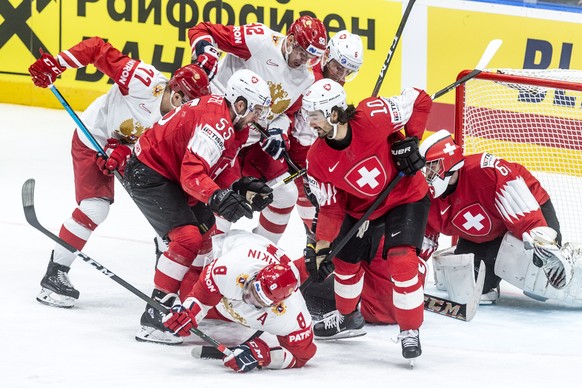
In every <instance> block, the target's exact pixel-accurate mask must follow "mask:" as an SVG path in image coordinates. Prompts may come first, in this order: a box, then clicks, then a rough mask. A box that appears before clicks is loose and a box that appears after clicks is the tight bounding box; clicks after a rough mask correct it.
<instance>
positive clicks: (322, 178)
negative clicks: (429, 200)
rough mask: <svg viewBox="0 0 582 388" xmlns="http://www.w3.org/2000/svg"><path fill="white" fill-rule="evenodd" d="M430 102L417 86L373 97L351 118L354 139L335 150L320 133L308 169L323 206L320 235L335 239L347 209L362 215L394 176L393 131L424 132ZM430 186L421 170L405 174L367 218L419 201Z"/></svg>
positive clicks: (322, 237) (373, 217) (354, 213)
mask: <svg viewBox="0 0 582 388" xmlns="http://www.w3.org/2000/svg"><path fill="white" fill-rule="evenodd" d="M431 104H432V101H431V99H430V97H429V96H428V95H427V94H426V93H425V92H423V91H419V90H417V89H407V90H405V91H404V92H403V94H402V95H400V96H397V97H392V98H388V99H387V98H382V97H377V98H376V97H370V98H367V99H365V100H363V101H362V102H361V103H360V104H359V105H358V107H357V109H356V113H355V115H354V117H353V118H352V119H351V120H350V121H349V126H350V128H351V131H352V140H351V144H350V145H349V146H348V147H347V148H345V149H342V150H336V149H334V148H332V147H330V146H329V145H328V144H327V140H326V139H322V138H318V139H317V140H316V141H315V143H313V145H312V146H311V148H310V149H309V152H308V153H307V172H308V179H309V186H310V189H311V192H312V193H313V194H314V195H315V196H316V197H317V200H318V203H319V205H320V212H319V223H318V225H317V239H318V240H326V241H333V240H334V238H335V237H336V235H337V233H338V232H339V226H340V225H341V222H342V220H343V216H344V215H345V213H347V214H349V215H350V216H352V217H355V218H361V216H362V215H363V214H364V213H365V212H366V210H367V209H368V208H369V207H370V206H371V205H372V203H373V202H374V201H375V200H376V198H377V197H378V195H380V193H382V191H383V190H384V189H385V188H386V186H387V185H388V184H389V183H390V182H391V181H392V180H393V179H394V178H395V177H396V175H397V174H398V170H397V169H396V166H395V165H394V161H393V160H392V155H391V149H390V148H391V142H390V141H389V139H388V137H389V136H390V135H393V134H394V135H395V136H396V139H398V138H402V135H401V134H399V133H397V132H398V131H399V130H400V129H405V131H406V134H407V136H419V137H422V133H423V132H424V125H425V124H426V118H427V117H428V112H429V111H430V107H431ZM405 125H406V128H404V126H405ZM390 139H392V137H391V138H390ZM427 191H428V186H427V184H426V181H425V180H424V178H423V176H422V174H421V173H420V172H418V173H417V174H416V175H414V176H412V177H404V178H403V179H402V180H401V181H400V182H399V183H398V184H397V185H396V187H395V188H394V190H392V192H391V193H390V195H389V196H388V197H387V198H386V200H384V202H383V203H382V204H381V205H380V206H378V208H377V209H376V210H375V211H374V212H373V213H372V214H371V216H370V217H369V218H370V219H371V220H373V219H376V218H378V217H380V216H382V215H384V214H386V213H387V212H388V211H389V210H391V209H393V208H394V207H396V206H399V205H402V204H405V203H411V202H416V201H419V200H421V199H422V198H423V197H424V196H425V195H426V194H427ZM322 220H324V222H322ZM320 225H321V227H320Z"/></svg>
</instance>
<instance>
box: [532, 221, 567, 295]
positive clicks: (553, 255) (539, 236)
mask: <svg viewBox="0 0 582 388" xmlns="http://www.w3.org/2000/svg"><path fill="white" fill-rule="evenodd" d="M556 236H557V233H556V231H555V230H553V229H552V228H550V227H547V226H540V227H537V228H533V229H532V230H530V231H529V233H527V232H525V233H524V234H523V236H522V238H523V244H524V247H525V249H533V250H534V252H533V263H534V265H535V266H536V267H539V268H541V269H542V270H543V271H544V273H545V274H546V277H547V278H548V282H549V283H550V284H551V285H552V287H554V288H556V289H561V288H564V287H566V286H567V285H568V283H570V280H572V275H573V273H574V268H573V260H572V249H571V248H570V246H569V245H568V244H567V245H566V246H564V247H563V248H560V247H559V246H558V244H557V243H556V240H555V239H556Z"/></svg>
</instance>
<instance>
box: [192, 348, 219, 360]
mask: <svg viewBox="0 0 582 388" xmlns="http://www.w3.org/2000/svg"><path fill="white" fill-rule="evenodd" d="M190 353H191V354H192V357H194V358H204V359H209V360H222V359H223V358H224V354H223V353H222V352H221V351H220V350H218V349H216V348H215V347H213V346H208V345H200V346H194V347H193V348H192V351H191V352H190Z"/></svg>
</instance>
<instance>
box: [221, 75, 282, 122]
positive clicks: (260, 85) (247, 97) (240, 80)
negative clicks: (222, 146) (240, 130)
mask: <svg viewBox="0 0 582 388" xmlns="http://www.w3.org/2000/svg"><path fill="white" fill-rule="evenodd" d="M224 97H225V98H226V100H227V101H228V102H230V103H231V104H232V105H234V104H235V103H236V102H237V101H239V99H244V101H246V104H247V110H246V112H244V114H239V113H237V112H236V110H235V113H236V117H235V119H234V120H233V124H236V123H237V122H238V121H239V120H240V119H242V118H244V117H246V116H247V115H248V114H249V113H250V112H254V113H255V114H256V115H257V117H258V119H259V120H264V119H266V118H267V116H268V115H269V113H270V112H271V90H270V89H269V85H267V83H266V82H265V81H264V80H263V79H262V78H261V77H260V76H259V75H258V74H256V73H255V72H253V71H251V70H248V69H242V70H239V71H237V72H235V73H234V74H233V75H232V76H231V77H230V78H229V80H228V83H227V84H226V90H225V92H224ZM233 109H234V107H233Z"/></svg>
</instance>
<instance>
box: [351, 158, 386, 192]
mask: <svg viewBox="0 0 582 388" xmlns="http://www.w3.org/2000/svg"><path fill="white" fill-rule="evenodd" d="M344 179H345V180H346V182H348V183H349V185H350V186H352V187H353V188H354V189H356V190H357V191H358V192H360V193H362V194H364V195H368V196H370V197H372V196H375V195H378V194H380V193H381V192H382V189H383V188H384V186H385V185H386V170H385V169H384V166H382V163H380V160H379V159H378V158H377V157H376V155H373V156H370V157H369V158H367V159H364V160H362V161H360V162H359V163H358V164H357V165H355V166H354V167H352V169H351V170H350V171H348V172H347V174H346V176H345V178H344Z"/></svg>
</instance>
